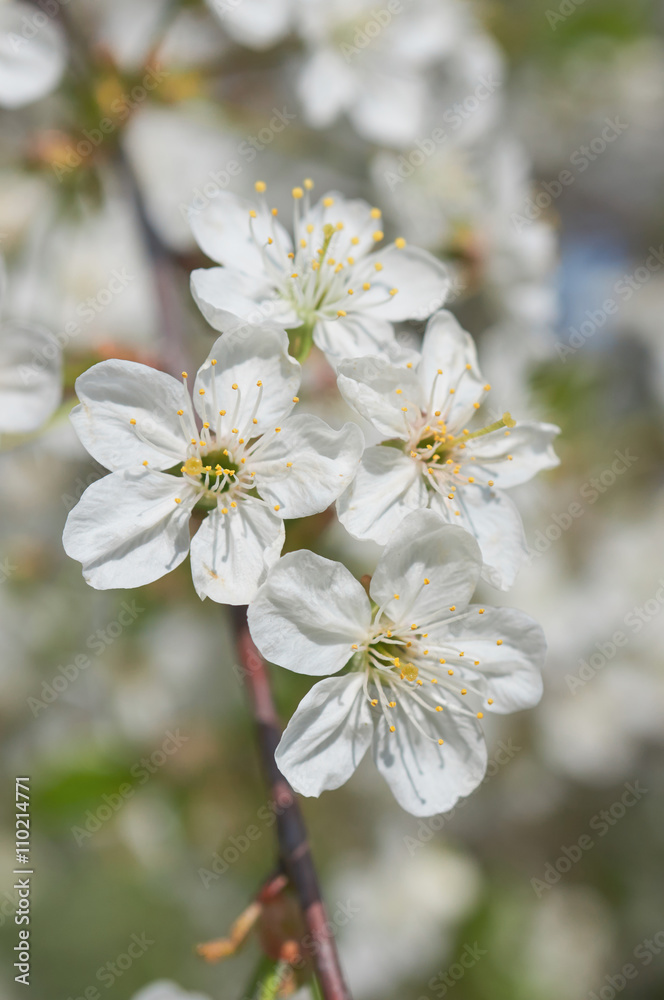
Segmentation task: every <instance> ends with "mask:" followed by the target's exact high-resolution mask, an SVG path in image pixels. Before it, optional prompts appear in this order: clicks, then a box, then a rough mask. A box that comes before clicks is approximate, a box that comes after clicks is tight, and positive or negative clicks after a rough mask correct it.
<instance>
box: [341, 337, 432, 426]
mask: <svg viewBox="0 0 664 1000" xmlns="http://www.w3.org/2000/svg"><path fill="white" fill-rule="evenodd" d="M337 385H338V386H339V392H340V393H341V395H342V396H343V397H344V399H345V400H346V402H347V403H348V405H349V406H352V407H353V409H354V410H355V412H356V413H359V414H360V416H361V417H364V418H365V419H366V420H369V421H370V422H371V423H372V424H373V425H374V427H375V428H376V430H379V431H380V432H381V434H384V435H385V436H386V437H388V438H394V437H397V438H402V439H404V440H407V439H408V437H409V435H410V425H411V423H412V422H413V421H415V420H417V419H419V417H420V408H421V407H422V406H423V405H424V402H425V397H423V393H422V389H421V386H420V381H419V378H418V375H417V373H416V372H415V370H414V369H413V368H407V367H406V365H405V364H401V365H398V366H397V365H393V364H391V363H390V362H389V361H387V360H386V359H384V358H377V357H368V358H355V359H353V360H348V361H343V362H342V363H341V364H340V365H339V368H338V369H337ZM404 407H406V410H405V411H404Z"/></svg>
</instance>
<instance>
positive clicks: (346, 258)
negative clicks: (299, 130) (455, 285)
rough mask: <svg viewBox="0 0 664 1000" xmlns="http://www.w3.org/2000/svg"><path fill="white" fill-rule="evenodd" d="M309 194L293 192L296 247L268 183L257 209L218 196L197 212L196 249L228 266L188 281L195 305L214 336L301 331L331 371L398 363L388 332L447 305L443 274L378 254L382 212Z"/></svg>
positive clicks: (412, 251)
mask: <svg viewBox="0 0 664 1000" xmlns="http://www.w3.org/2000/svg"><path fill="white" fill-rule="evenodd" d="M312 187H313V182H312V181H310V180H305V182H304V185H303V187H296V188H293V200H294V223H293V236H294V243H293V241H292V240H291V237H290V235H289V234H288V233H287V231H286V230H285V229H284V227H283V226H282V225H281V224H280V223H279V222H278V220H277V218H276V214H277V213H276V209H272V210H270V208H269V207H268V204H267V202H266V200H265V197H264V192H265V184H264V183H263V182H262V181H258V182H257V183H256V190H257V191H258V193H259V194H260V195H261V198H260V201H259V203H257V204H252V203H251V202H249V201H246V200H245V199H243V198H239V197H237V196H235V195H233V194H230V193H228V192H221V193H220V194H219V195H218V196H217V197H216V198H214V199H213V200H212V201H211V202H210V203H209V205H208V206H207V207H206V208H205V209H204V210H202V211H200V212H198V211H195V210H194V211H192V212H191V224H192V228H193V231H194V236H195V237H196V240H197V242H198V244H199V246H200V247H201V249H202V250H203V251H204V252H205V253H206V254H207V255H208V256H209V257H211V258H212V259H213V260H216V261H217V262H218V263H220V264H222V265H223V267H216V268H205V269H200V270H197V271H194V272H193V273H192V275H191V287H192V292H193V295H194V298H195V299H196V302H197V303H198V306H199V308H200V309H201V311H202V312H203V315H204V316H205V318H206V319H207V321H208V322H209V323H211V325H212V326H213V327H215V329H222V328H225V327H227V326H228V324H229V317H235V318H236V322H239V321H240V320H249V321H250V322H251V321H253V322H260V321H262V320H271V321H274V322H276V323H278V324H279V325H280V326H283V327H285V328H287V329H289V330H291V331H293V330H296V329H300V328H301V330H302V336H303V338H304V339H305V340H306V339H307V338H309V337H311V336H313V340H314V343H315V344H316V345H317V346H318V347H319V348H320V349H321V350H322V351H324V352H325V354H326V355H327V357H328V359H329V360H330V361H331V362H332V363H334V362H335V361H338V360H339V359H341V358H350V357H358V356H361V355H364V354H380V353H383V352H389V351H390V350H391V352H392V354H393V355H395V354H396V353H397V347H396V342H395V340H394V331H393V329H392V323H393V322H398V321H400V320H405V319H410V318H413V317H419V318H420V319H426V317H427V316H429V315H431V313H432V312H434V311H435V310H436V309H438V308H439V307H440V306H441V305H442V304H443V302H444V301H445V298H446V296H447V291H448V287H449V281H448V277H447V273H446V271H445V268H444V267H443V265H442V264H441V263H440V262H439V261H437V260H436V259H435V258H434V257H432V256H431V254H429V253H427V251H425V250H419V249H417V248H415V247H407V246H406V243H405V240H403V239H397V240H395V242H394V243H391V244H389V245H388V246H385V247H383V248H382V249H381V250H375V249H374V248H375V246H376V245H377V244H378V243H379V242H380V241H381V240H382V239H383V233H382V231H381V228H380V226H381V223H380V216H381V213H380V210H379V209H377V208H371V206H370V205H368V204H367V202H365V201H361V200H359V199H357V200H352V201H348V200H346V199H345V198H344V197H343V196H342V195H339V194H337V193H335V192H332V193H331V194H328V195H326V196H325V197H324V198H322V199H321V201H319V202H318V204H316V205H314V206H313V207H312V206H311V205H310V191H311V189H312ZM238 317H239V319H238Z"/></svg>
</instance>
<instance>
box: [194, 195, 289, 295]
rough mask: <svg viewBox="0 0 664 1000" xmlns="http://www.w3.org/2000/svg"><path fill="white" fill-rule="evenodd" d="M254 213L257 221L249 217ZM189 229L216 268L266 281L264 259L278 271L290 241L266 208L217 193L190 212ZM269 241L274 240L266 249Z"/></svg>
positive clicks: (242, 199) (233, 196)
mask: <svg viewBox="0 0 664 1000" xmlns="http://www.w3.org/2000/svg"><path fill="white" fill-rule="evenodd" d="M250 212H255V213H256V218H252V217H251V216H250V214H249V213H250ZM189 221H190V223H191V229H192V232H193V234H194V237H195V239H196V242H197V243H198V245H199V247H200V248H201V250H202V251H203V253H206V254H207V255H208V257H210V258H211V259H212V260H214V261H216V262H217V264H224V265H226V266H227V267H232V268H233V269H237V270H238V271H243V272H244V274H249V275H253V277H255V278H261V279H263V280H265V281H267V280H268V279H267V273H268V272H267V270H266V258H268V259H269V260H270V262H271V265H272V267H273V268H277V269H278V270H280V269H281V267H282V264H281V256H280V253H278V251H277V247H279V246H280V247H281V248H282V249H283V251H284V252H286V253H287V252H288V251H289V250H290V249H291V238H290V236H289V234H288V233H287V232H286V230H285V229H284V227H283V226H282V225H281V223H280V222H278V221H277V220H276V219H275V218H274V216H272V215H271V214H270V212H269V209H268V208H267V207H266V206H265V205H260V206H259V205H255V204H253V203H252V202H250V201H247V200H246V199H245V198H240V197H239V196H238V195H234V194H231V193H230V192H229V191H220V192H219V193H218V194H217V195H215V197H214V198H212V199H211V200H210V201H209V202H208V203H207V205H205V207H204V208H202V209H197V208H191V209H190V210H189ZM268 237H269V238H271V239H273V240H274V242H273V244H272V246H271V247H270V246H268V243H267V241H268Z"/></svg>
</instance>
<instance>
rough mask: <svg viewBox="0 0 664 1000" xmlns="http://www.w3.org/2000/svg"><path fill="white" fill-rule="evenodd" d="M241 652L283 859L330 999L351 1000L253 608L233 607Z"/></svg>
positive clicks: (234, 622)
mask: <svg viewBox="0 0 664 1000" xmlns="http://www.w3.org/2000/svg"><path fill="white" fill-rule="evenodd" d="M230 611H231V613H232V618H233V626H234V629H235V637H236V643H237V650H238V656H239V659H240V663H241V665H242V669H243V674H244V680H245V683H246V686H247V691H248V693H249V698H250V701H251V707H252V710H253V713H254V718H255V721H256V728H257V731H258V744H259V749H260V755H261V762H262V765H263V770H264V773H265V778H266V781H267V783H268V786H269V790H270V795H271V797H272V799H273V801H274V803H275V806H277V807H278V811H277V836H278V840H279V854H280V859H281V863H282V865H283V867H284V869H285V872H286V874H287V875H288V878H289V880H290V883H291V885H292V886H293V888H294V890H295V892H296V894H297V897H298V900H299V903H300V907H301V909H302V914H303V916H304V920H305V923H306V925H307V930H308V932H309V937H310V939H311V942H312V943H311V944H310V945H309V951H310V953H311V958H312V961H313V963H314V967H315V970H316V976H317V979H318V982H319V984H320V987H321V991H322V994H323V997H324V1000H351V995H350V993H349V991H348V987H347V986H346V983H345V980H344V976H343V973H342V971H341V966H340V963H339V956H338V954H337V949H336V945H335V941H334V936H333V934H332V931H331V924H330V922H329V920H328V916H327V911H326V909H325V904H324V903H323V900H322V897H321V891H320V885H319V882H318V875H317V873H316V868H315V866H314V861H313V857H312V854H311V848H310V846H309V841H308V836H307V829H306V827H305V824H304V819H303V817H302V813H301V811H300V806H299V804H298V801H297V798H296V796H295V793H294V792H293V789H292V788H291V787H290V785H289V784H288V782H287V781H286V779H285V778H284V777H283V775H282V774H281V772H280V771H279V769H278V767H277V765H276V762H275V759H274V752H275V750H276V749H277V745H278V743H279V739H280V737H281V727H280V724H279V719H278V717H277V712H276V708H275V706H274V700H273V698H272V690H271V688H270V681H269V677H268V672H267V666H266V663H265V660H264V659H263V657H262V656H261V655H260V653H259V652H258V650H257V649H256V646H255V645H254V643H253V640H252V638H251V635H250V634H249V628H248V626H247V609H246V608H244V607H231V608H230Z"/></svg>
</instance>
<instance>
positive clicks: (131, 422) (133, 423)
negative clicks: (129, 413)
mask: <svg viewBox="0 0 664 1000" xmlns="http://www.w3.org/2000/svg"><path fill="white" fill-rule="evenodd" d="M129 423H130V424H131V425H132V427H133V426H135V424H136V421H135V420H134V418H133V417H132V418H131V420H130V421H129Z"/></svg>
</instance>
